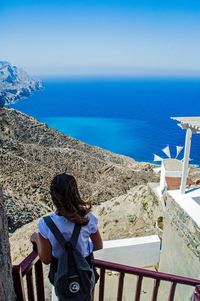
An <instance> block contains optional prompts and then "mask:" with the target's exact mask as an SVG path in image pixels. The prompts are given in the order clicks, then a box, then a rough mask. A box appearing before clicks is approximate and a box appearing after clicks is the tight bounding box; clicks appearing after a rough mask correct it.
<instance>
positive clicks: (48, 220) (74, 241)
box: [43, 215, 81, 248]
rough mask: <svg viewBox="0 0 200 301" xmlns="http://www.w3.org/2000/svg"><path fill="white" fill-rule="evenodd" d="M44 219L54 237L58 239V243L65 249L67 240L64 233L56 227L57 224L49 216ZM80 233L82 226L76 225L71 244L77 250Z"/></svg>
mask: <svg viewBox="0 0 200 301" xmlns="http://www.w3.org/2000/svg"><path fill="white" fill-rule="evenodd" d="M43 219H44V221H45V223H46V225H47V226H48V227H49V229H50V230H51V232H52V233H53V235H54V236H55V238H56V239H57V241H58V242H59V244H60V245H61V246H62V247H63V248H65V246H66V240H65V238H64V236H63V235H62V233H61V232H60V230H59V229H58V227H57V226H56V224H55V223H54V221H53V220H52V218H51V217H50V216H48V215H47V216H45V217H43ZM80 231H81V226H80V225H77V224H75V225H74V230H73V233H72V236H71V239H70V242H71V244H72V246H73V247H74V248H76V244H77V241H78V237H79V233H80Z"/></svg>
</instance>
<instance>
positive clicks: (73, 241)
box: [70, 224, 81, 248]
mask: <svg viewBox="0 0 200 301" xmlns="http://www.w3.org/2000/svg"><path fill="white" fill-rule="evenodd" d="M80 231H81V226H80V225H77V224H75V225H74V230H73V233H72V236H71V239H70V242H71V244H72V246H73V247H74V248H76V244H77V241H78V237H79V233H80Z"/></svg>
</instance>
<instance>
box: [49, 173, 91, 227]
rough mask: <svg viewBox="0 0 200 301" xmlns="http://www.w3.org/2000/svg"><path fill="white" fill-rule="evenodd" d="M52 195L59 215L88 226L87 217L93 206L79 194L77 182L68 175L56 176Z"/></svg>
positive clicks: (52, 184)
mask: <svg viewBox="0 0 200 301" xmlns="http://www.w3.org/2000/svg"><path fill="white" fill-rule="evenodd" d="M50 194H51V198H52V201H53V203H54V205H55V206H56V208H57V210H58V213H60V214H61V215H63V216H65V217H66V218H68V219H69V220H70V221H71V222H73V223H75V224H78V225H87V223H88V219H87V217H85V215H86V214H87V213H88V212H89V211H90V209H91V204H90V203H89V202H87V203H86V202H84V201H83V200H82V199H81V197H80V194H79V191H78V187H77V183H76V180H75V178H74V177H73V176H71V175H68V174H66V173H63V174H59V175H57V176H55V177H54V178H53V180H52V182H51V185H50Z"/></svg>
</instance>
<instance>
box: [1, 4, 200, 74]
mask: <svg viewBox="0 0 200 301" xmlns="http://www.w3.org/2000/svg"><path fill="white" fill-rule="evenodd" d="M0 33H1V39H0V60H7V61H9V62H11V63H12V64H14V65H17V66H20V67H22V68H24V69H25V70H26V71H28V72H29V73H30V74H34V75H125V76H127V75H134V76H143V75H145V76H146V75H148V76H151V75H156V76H157V75H167V76H168V75H169V76H170V75H172V76H174V75H175V76H177V75H178V76H179V75H183V76H200V55H199V54H200V1H199V0H196V1H194V0H189V1H186V0H165V1H162V0H151V1H149V0H137V1H136V0H132V1H130V0H107V1H105V0H101V1H97V0H91V1H90V0H82V1H78V0H57V1H56V0H54V1H53V0H48V1H47V0H21V1H20V0H18V1H17V0H9V1H8V0H1V1H0Z"/></svg>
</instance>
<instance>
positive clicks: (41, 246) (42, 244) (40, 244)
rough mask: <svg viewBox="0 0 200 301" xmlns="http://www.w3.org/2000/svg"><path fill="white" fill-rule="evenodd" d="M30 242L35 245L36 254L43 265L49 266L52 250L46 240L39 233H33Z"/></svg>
mask: <svg viewBox="0 0 200 301" xmlns="http://www.w3.org/2000/svg"><path fill="white" fill-rule="evenodd" d="M31 241H32V242H35V243H36V245H37V250H38V254H39V256H40V259H41V261H42V262H43V263H44V264H49V263H50V262H51V260H52V248H51V244H50V242H49V240H48V239H45V238H44V237H43V236H42V235H41V234H40V233H36V232H34V233H33V234H32V235H31Z"/></svg>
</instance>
